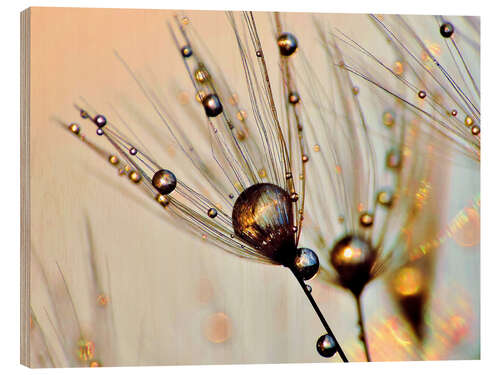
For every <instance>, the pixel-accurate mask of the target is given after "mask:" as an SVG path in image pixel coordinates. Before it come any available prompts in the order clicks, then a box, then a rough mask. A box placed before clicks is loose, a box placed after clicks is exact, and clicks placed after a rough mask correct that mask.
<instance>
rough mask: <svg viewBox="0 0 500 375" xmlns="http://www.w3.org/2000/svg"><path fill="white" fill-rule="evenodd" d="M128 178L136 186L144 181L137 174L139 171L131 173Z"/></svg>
mask: <svg viewBox="0 0 500 375" xmlns="http://www.w3.org/2000/svg"><path fill="white" fill-rule="evenodd" d="M128 178H129V179H130V181H132V182H134V183H136V184H138V183H139V182H141V180H142V176H141V175H140V174H139V173H137V171H130V173H129V174H128Z"/></svg>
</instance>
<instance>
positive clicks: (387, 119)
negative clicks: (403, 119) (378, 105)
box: [382, 111, 394, 127]
mask: <svg viewBox="0 0 500 375" xmlns="http://www.w3.org/2000/svg"><path fill="white" fill-rule="evenodd" d="M382 122H383V123H384V125H385V126H387V127H391V126H392V125H394V114H393V113H392V112H390V111H386V112H384V114H383V115H382Z"/></svg>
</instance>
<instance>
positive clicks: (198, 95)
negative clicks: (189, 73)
mask: <svg viewBox="0 0 500 375" xmlns="http://www.w3.org/2000/svg"><path fill="white" fill-rule="evenodd" d="M206 96H207V93H206V92H205V91H203V90H199V91H198V92H197V93H196V96H195V98H196V100H197V101H198V102H199V103H201V102H203V99H205V97H206Z"/></svg>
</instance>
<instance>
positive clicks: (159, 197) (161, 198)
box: [156, 194, 170, 207]
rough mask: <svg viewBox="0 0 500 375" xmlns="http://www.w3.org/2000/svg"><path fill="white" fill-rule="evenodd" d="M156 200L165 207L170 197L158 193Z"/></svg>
mask: <svg viewBox="0 0 500 375" xmlns="http://www.w3.org/2000/svg"><path fill="white" fill-rule="evenodd" d="M156 201H157V202H158V203H159V204H161V205H162V206H163V207H167V206H168V204H169V203H170V198H169V197H167V196H166V195H163V194H158V195H157V196H156Z"/></svg>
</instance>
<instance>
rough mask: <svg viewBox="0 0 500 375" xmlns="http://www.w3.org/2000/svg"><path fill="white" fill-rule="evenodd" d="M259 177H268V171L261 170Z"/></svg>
mask: <svg viewBox="0 0 500 375" xmlns="http://www.w3.org/2000/svg"><path fill="white" fill-rule="evenodd" d="M259 177H261V178H265V177H267V173H266V170H265V169H264V168H262V169H259Z"/></svg>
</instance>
